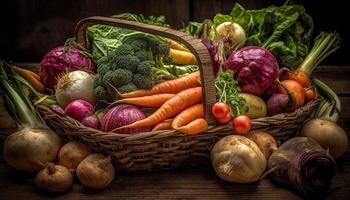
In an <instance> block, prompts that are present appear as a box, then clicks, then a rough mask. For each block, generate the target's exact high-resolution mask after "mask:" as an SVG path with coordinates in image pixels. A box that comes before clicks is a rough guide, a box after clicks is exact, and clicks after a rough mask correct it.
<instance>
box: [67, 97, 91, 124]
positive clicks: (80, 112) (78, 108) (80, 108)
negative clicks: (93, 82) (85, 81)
mask: <svg viewBox="0 0 350 200" xmlns="http://www.w3.org/2000/svg"><path fill="white" fill-rule="evenodd" d="M94 112H95V109H94V106H93V105H91V104H90V103H89V102H87V101H85V100H82V99H78V100H75V101H72V102H70V103H69V104H68V105H67V106H66V108H65V109H64V114H65V115H67V116H70V117H72V118H74V119H76V120H78V121H79V122H81V121H82V120H83V119H84V118H85V117H87V116H89V115H91V114H92V113H94Z"/></svg>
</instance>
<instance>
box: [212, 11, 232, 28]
mask: <svg viewBox="0 0 350 200" xmlns="http://www.w3.org/2000/svg"><path fill="white" fill-rule="evenodd" d="M231 21H233V20H232V17H231V16H230V15H223V14H220V13H219V14H217V15H215V17H214V19H213V22H214V25H215V26H218V25H220V24H222V23H224V22H231Z"/></svg>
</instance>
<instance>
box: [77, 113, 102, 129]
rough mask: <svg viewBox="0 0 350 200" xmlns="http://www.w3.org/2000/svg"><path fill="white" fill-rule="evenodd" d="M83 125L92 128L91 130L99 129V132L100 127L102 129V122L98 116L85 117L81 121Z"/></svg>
mask: <svg viewBox="0 0 350 200" xmlns="http://www.w3.org/2000/svg"><path fill="white" fill-rule="evenodd" d="M81 123H82V124H83V125H84V126H87V127H90V128H94V129H97V130H99V129H100V127H101V123H100V120H99V119H98V117H97V116H96V115H90V116H87V117H85V118H84V119H83V120H82V121H81Z"/></svg>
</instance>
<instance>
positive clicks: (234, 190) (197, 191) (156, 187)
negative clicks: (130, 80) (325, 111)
mask: <svg viewBox="0 0 350 200" xmlns="http://www.w3.org/2000/svg"><path fill="white" fill-rule="evenodd" d="M33 66H34V68H33V67H31V68H32V69H35V66H37V65H33ZM334 69H336V70H334ZM349 75H350V66H342V67H339V66H331V67H329V66H325V67H320V68H319V69H318V70H317V72H316V73H315V77H317V78H320V79H321V80H323V81H325V82H326V83H328V84H330V85H331V86H332V87H333V88H334V90H335V91H336V92H338V93H339V94H340V98H341V101H342V113H341V121H340V122H341V126H342V127H344V128H345V129H346V131H347V133H348V134H349V133H350V90H349V85H350V80H349V79H348V77H349ZM1 102H2V101H0V120H1V123H0V127H4V124H5V123H3V122H4V121H3V120H9V116H8V115H7V114H6V113H4V109H3V105H2V104H1ZM6 123H7V122H6ZM9 124H11V122H9ZM13 125H14V124H13V123H12V125H11V126H13ZM5 127H6V126H5ZM0 131H1V134H3V135H6V134H8V133H10V132H11V129H8V128H6V129H0ZM2 139H4V137H2ZM0 140H1V139H0ZM0 149H2V142H1V145H0ZM0 153H1V152H0ZM1 155H2V153H1ZM337 163H338V170H337V174H336V176H335V178H334V180H333V185H332V190H331V193H330V194H329V195H327V196H326V199H350V182H349V180H350V148H348V151H347V152H346V154H345V156H344V157H342V158H341V159H340V160H338V161H337ZM33 180H34V177H33V176H28V175H23V174H19V173H18V172H13V171H11V170H10V169H9V168H7V167H6V166H5V164H4V161H3V158H2V156H0V199H48V198H50V199H51V198H54V199H65V200H73V199H74V200H75V199H257V198H258V199H285V200H288V199H293V200H294V199H302V196H300V195H299V193H298V192H296V191H295V190H292V189H291V188H283V187H280V186H278V185H275V184H274V183H273V182H272V181H271V180H270V179H268V178H265V179H263V180H262V181H261V182H259V183H255V184H233V183H228V182H224V181H222V180H221V179H219V178H218V177H217V175H216V174H215V172H214V171H213V169H212V168H211V167H210V166H208V167H203V168H195V169H178V170H173V171H167V172H153V173H147V174H138V175H135V174H134V175H127V174H119V173H117V176H116V178H115V180H114V182H113V184H112V185H111V187H110V188H107V189H105V190H102V191H94V190H87V189H85V188H84V187H83V186H82V185H81V184H80V183H79V182H78V181H77V180H75V183H74V185H73V187H72V188H71V189H70V190H69V191H68V192H66V193H62V194H55V195H52V194H47V193H44V192H42V191H38V190H37V189H36V187H35V184H34V182H33Z"/></svg>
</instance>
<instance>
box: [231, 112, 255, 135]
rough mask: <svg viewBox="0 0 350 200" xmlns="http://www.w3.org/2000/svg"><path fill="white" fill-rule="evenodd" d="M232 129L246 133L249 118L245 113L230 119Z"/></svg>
mask: <svg viewBox="0 0 350 200" xmlns="http://www.w3.org/2000/svg"><path fill="white" fill-rule="evenodd" d="M232 125H233V129H234V131H235V132H236V133H238V134H246V133H248V132H249V130H250V127H251V122H250V118H249V117H248V116H246V115H240V116H238V117H236V118H234V119H233V121H232Z"/></svg>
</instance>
